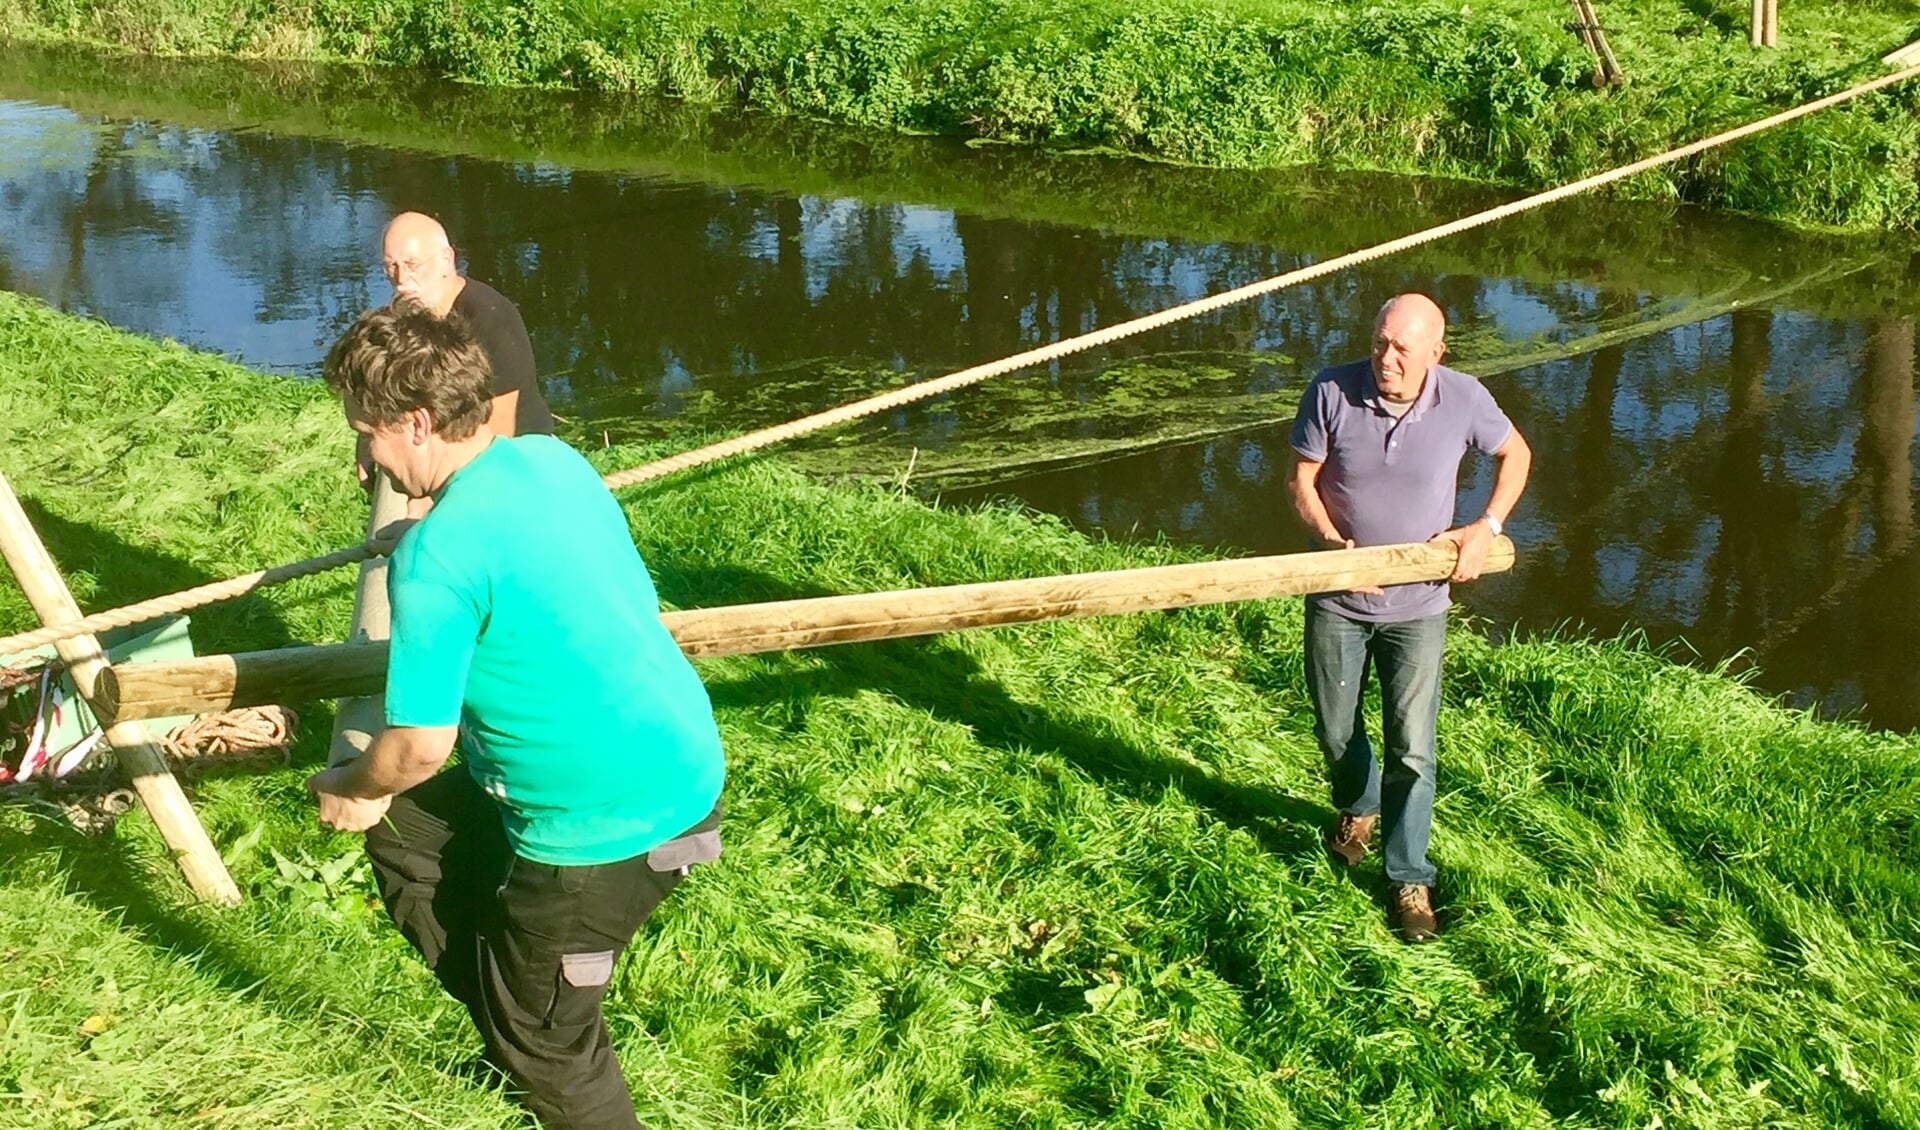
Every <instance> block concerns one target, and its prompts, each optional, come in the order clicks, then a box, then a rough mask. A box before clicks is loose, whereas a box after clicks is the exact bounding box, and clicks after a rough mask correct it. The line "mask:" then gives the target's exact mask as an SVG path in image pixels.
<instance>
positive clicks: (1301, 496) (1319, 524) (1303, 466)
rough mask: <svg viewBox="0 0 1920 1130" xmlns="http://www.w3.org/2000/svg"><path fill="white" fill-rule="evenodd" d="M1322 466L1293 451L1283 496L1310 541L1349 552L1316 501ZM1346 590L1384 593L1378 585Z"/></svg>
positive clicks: (1324, 506) (1346, 541)
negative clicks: (1311, 539)
mask: <svg viewBox="0 0 1920 1130" xmlns="http://www.w3.org/2000/svg"><path fill="white" fill-rule="evenodd" d="M1325 466H1326V464H1325V463H1322V462H1317V461H1315V460H1312V459H1308V458H1305V457H1304V456H1302V455H1301V454H1300V453H1299V452H1295V453H1294V456H1293V472H1292V474H1290V475H1288V476H1287V497H1288V498H1289V499H1290V500H1292V502H1293V512H1294V513H1295V514H1298V515H1299V516H1300V521H1302V522H1304V523H1305V524H1306V527H1307V528H1308V529H1309V530H1312V531H1313V536H1314V540H1316V541H1318V542H1319V543H1320V544H1321V545H1323V546H1326V547H1327V548H1328V549H1352V548H1353V539H1352V538H1350V537H1348V536H1347V535H1346V534H1345V533H1343V532H1341V530H1340V527H1338V526H1336V525H1334V524H1333V516H1332V515H1330V514H1328V513H1327V504H1326V503H1325V502H1324V501H1322V500H1321V498H1320V471H1321V470H1322V469H1323V468H1324V467H1325ZM1350 591H1353V592H1362V593H1367V594H1369V595H1372V596H1379V595H1380V594H1381V593H1382V592H1384V591H1386V590H1384V589H1382V588H1381V587H1380V586H1378V585H1360V586H1358V587H1356V588H1354V589H1352V590H1350Z"/></svg>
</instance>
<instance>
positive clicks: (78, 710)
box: [0, 615, 193, 754]
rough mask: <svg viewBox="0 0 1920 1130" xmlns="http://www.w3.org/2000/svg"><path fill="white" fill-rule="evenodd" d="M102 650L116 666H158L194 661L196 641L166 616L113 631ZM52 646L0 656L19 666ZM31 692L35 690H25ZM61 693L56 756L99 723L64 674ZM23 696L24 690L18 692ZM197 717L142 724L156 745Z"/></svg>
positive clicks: (52, 745) (52, 733)
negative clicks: (170, 661) (181, 725)
mask: <svg viewBox="0 0 1920 1130" xmlns="http://www.w3.org/2000/svg"><path fill="white" fill-rule="evenodd" d="M99 638H100V646H101V647H102V648H103V649H105V651H106V653H107V659H108V661H109V662H112V663H158V662H161V661H163V660H171V659H191V658H193V640H192V639H191V638H189V637H188V635H187V618H186V617H185V616H178V615H176V616H166V617H162V618H161V619H158V620H150V621H148V622H147V623H144V624H136V625H134V626H133V627H130V628H109V629H108V630H106V631H104V632H101V633H100V636H99ZM53 654H54V648H53V645H52V644H50V643H49V644H42V645H40V646H39V647H35V648H29V649H27V650H26V651H21V652H15V653H14V654H12V655H6V656H0V664H8V663H15V662H18V661H19V660H22V659H26V658H28V657H29V656H52V655H53ZM24 689H25V690H28V691H30V690H31V687H30V686H29V687H28V688H24ZM60 689H61V691H62V692H63V698H62V702H61V705H60V718H59V720H58V721H57V722H55V723H54V724H53V725H52V726H51V727H50V729H49V732H48V734H47V736H46V744H47V748H48V749H50V750H52V751H53V752H54V753H56V754H57V753H59V752H60V751H61V750H64V749H66V748H68V747H69V746H71V745H73V743H75V742H77V741H79V740H80V739H81V738H84V737H86V736H87V735H88V734H90V733H92V732H93V730H94V727H96V726H98V725H99V724H100V723H99V721H98V720H97V719H96V718H94V716H93V710H92V709H91V708H89V707H88V706H87V704H86V703H85V702H84V701H83V700H82V699H81V698H80V694H79V692H78V691H76V690H75V689H74V686H73V680H72V679H71V678H69V677H68V676H67V675H65V674H64V673H63V674H62V675H61V676H60ZM15 693H16V694H19V693H21V691H20V690H16V691H15ZM192 719H193V715H191V714H180V715H176V716H174V717H172V718H149V719H147V720H145V721H143V722H141V723H140V725H142V726H144V727H146V730H147V733H148V735H149V736H151V737H152V738H153V739H154V740H155V741H158V740H160V739H161V738H164V737H166V736H167V735H168V734H170V733H172V732H173V730H174V729H175V728H176V727H178V726H179V725H180V724H181V723H182V722H189V721H192Z"/></svg>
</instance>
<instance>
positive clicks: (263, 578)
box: [0, 65, 1920, 654]
mask: <svg viewBox="0 0 1920 1130" xmlns="http://www.w3.org/2000/svg"><path fill="white" fill-rule="evenodd" d="M1916 76H1920V65H1914V66H1909V67H1906V68H1905V69H1903V70H1900V71H1896V72H1894V73H1892V74H1888V75H1883V76H1881V77H1879V78H1875V79H1870V80H1868V81H1866V82H1862V83H1859V84H1856V85H1854V86H1851V87H1848V88H1847V89H1845V90H1842V91H1840V92H1838V93H1835V94H1830V95H1827V96H1826V97H1824V98H1817V99H1814V100H1813V101H1811V102H1806V103H1803V104H1801V105H1799V106H1795V107H1793V108H1792V109H1790V110H1783V111H1781V112H1780V113H1777V114H1773V115H1770V116H1768V117H1765V118H1761V119H1759V120H1758V121H1754V122H1749V123H1748V124H1746V125H1743V126H1739V127H1736V128H1734V129H1730V130H1727V131H1725V132H1723V133H1717V134H1714V135H1713V136H1712V137H1708V138H1704V139H1702V140H1700V141H1695V142H1692V143H1690V144H1688V145H1683V146H1680V147H1679V148H1676V149H1670V150H1668V151H1666V152H1664V153H1660V154H1657V155H1655V156H1652V157H1647V158H1644V159H1642V160H1639V161H1635V162H1633V163H1632V164H1629V165H1622V166H1620V167H1619V168H1616V169H1609V170H1607V171H1606V172H1603V173H1596V174H1594V175H1593V176H1590V177H1584V178H1582V179H1580V180H1576V181H1572V182H1569V183H1567V184H1564V185H1561V186H1559V187H1557V188H1551V189H1548V190H1546V191H1544V192H1539V193H1535V194H1534V195H1532V196H1527V197H1523V198H1522V199H1519V200H1515V201H1512V202H1510V203H1507V204H1502V205H1500V206H1498V207H1495V208H1489V209H1486V210H1485V211H1482V212H1476V213H1474V214H1473V215H1470V216H1466V217H1463V218H1461V219H1458V220H1453V221H1451V222H1449V223H1445V224H1440V225H1438V226H1436V227H1431V228H1427V229H1425V230H1424V231H1419V232H1415V233H1413V234H1411V235H1405V236H1401V237H1400V238H1398V239H1392V240H1388V241H1387V242H1385V243H1380V244H1376V245H1374V246H1372V247H1368V248H1364V249H1362V250H1359V251H1353V252H1349V253H1348V254H1345V255H1341V256H1338V257H1336V258H1332V259H1328V260H1325V261H1323V262H1320V263H1316V264H1314V265H1312V266H1309V267H1303V268H1301V269H1299V270H1295V271H1288V272H1287V273H1285V274H1281V275H1275V276H1273V277H1271V278H1268V279H1263V280H1261V281H1259V282H1255V283H1249V284H1248V285H1246V286H1242V287H1236V288H1235V289H1233V290H1227V291H1222V292H1221V293H1219V294H1214V295H1209V296H1208V297H1206V298H1201V299H1196V300H1195V301H1193V302H1188V303H1184V304H1182V305H1180V306H1174V307H1170V308H1169V309H1166V310H1162V311H1160V312H1158V313H1155V314H1149V315H1146V316H1145V317H1141V318H1135V319H1133V320H1131V321H1127V322H1121V323H1119V324H1117V325H1113V326H1108V327H1107V328H1105V329H1100V330H1095V331H1093V332H1091V333H1085V334H1081V335H1079V336H1076V337H1070V338H1064V339H1062V340H1060V341H1056V342H1053V343H1052V344H1050V345H1045V346H1041V347H1039V348H1036V349H1029V350H1026V351H1025V352H1022V353H1016V354H1013V355H1012V356H1009V357H1003V358H1001V359H1000V360H997V361H990V362H987V363H985V364H982V365H975V366H973V367H971V368H967V369H962V370H960V371H959V372H956V373H950V374H948V375H947V376H944V377H938V378H935V379H933V380H929V381H922V382H919V383H917V384H912V385H907V386H905V387H903V388H899V389H895V390H893V391H891V392H886V393H882V394H880V395H878V396H872V397H868V398H867V399H865V400H858V401H854V402H852V403H850V404H844V405H841V406H840V407H838V408H832V409H829V410H827V411H825V412H819V413H815V414H814V415H811V416H805V417H802V418H800V419H797V420H792V421H789V422H787V423H784V424H778V425H775V426H773V427H770V428H763V429H761V430H759V431H755V432H749V433H747V434H745V435H741V436H736V437H734V438H733V439H729V440H723V441H721V442H719V443H713V444H709V445H707V446H705V447H699V448H695V449H693V450H691V451H685V452H682V453H680V454H678V455H673V456H669V457H667V458H665V459H657V460H654V461H653V462H650V463H646V464H643V465H641V466H638V467H634V468H631V469H629V470H625V471H617V472H614V473H612V474H609V475H606V476H604V478H603V480H602V481H603V482H605V483H606V484H607V487H608V489H610V490H619V489H620V488H622V487H628V486H633V485H635V484H638V483H643V482H647V481H650V480H652V479H657V478H661V477H663V476H666V475H670V474H674V473H676V472H679V471H686V470H691V469H693V468H695V467H699V466H703V465H705V464H708V463H714V462H717V461H719V460H722V459H729V458H732V457H734V456H736V455H745V454H747V453H749V452H753V451H758V450H760V449H761V448H764V447H771V446H773V445H774V444H777V443H784V442H786V441H788V440H792V439H798V438H799V437H801V436H805V435H810V434H812V433H814V432H818V431H824V430H826V429H828V428H833V427H838V426H839V425H841V424H846V423H851V422H852V421H854V420H859V419H863V418H865V417H867V416H871V415H874V414H876V413H880V412H886V411H889V410H891V409H894V408H899V407H903V406H905V405H908V404H912V403H915V402H916V401H921V400H926V399H929V398H931V397H935V396H940V395H943V394H945V393H949V392H953V391H956V390H958V389H962V388H966V387H968V386H970V385H975V384H979V383H980V382H982V381H985V380H988V379H990V378H993V377H997V376H1002V375H1005V374H1007V373H1011V372H1015V371H1017V370H1020V369H1026V368H1031V367H1033V366H1035V365H1042V364H1045V363H1047V362H1049V361H1055V360H1058V359H1060V358H1062V357H1068V356H1071V355H1073V354H1075V353H1081V352H1085V351H1086V350H1089V349H1096V348H1098V347H1100V346H1103V345H1108V344H1111V343H1113V342H1117V341H1122V340H1124V339H1126V338H1129V337H1133V336H1135V335H1137V334H1142V333H1146V332H1147V331H1149V330H1155V329H1159V328H1161V327H1163V326H1169V325H1173V324H1174V323H1176V322H1181V321H1185V320H1187V319H1189V318H1197V317H1199V316H1201V315H1202V314H1207V313H1211V312H1212V311H1215V310H1218V309H1221V308H1223V307H1226V306H1232V305H1235V304H1238V303H1241V302H1246V301H1248V300H1249V299H1253V298H1258V297H1260V296H1261V295H1265V294H1270V293H1272V292H1274V291H1277V290H1282V289H1284V288H1286V287H1291V286H1298V285H1300V284H1301V283H1306V282H1311V281H1313V280H1315V279H1319V278H1323V277H1325V276H1327V275H1330V274H1334V273H1335V272H1338V271H1343V270H1345V269H1347V268H1349V267H1355V266H1359V265H1361V264H1363V263H1370V262H1372V261H1373V260H1375V259H1381V258H1384V257H1386V256H1388V255H1393V254H1397V253H1398V252H1401V251H1407V250H1411V249H1413V248H1416V247H1420V246H1423V245H1425V244H1428V243H1432V242H1434V241H1436V240H1440V239H1445V238H1447V237H1448V236H1451V235H1458V234H1459V233H1461V232H1465V231H1471V230H1473V229H1474V228H1479V227H1484V226H1486V225H1488V224H1491V223H1495V222H1496V221H1499V220H1503V219H1506V218H1507V217H1509V216H1514V215H1518V214H1520V213H1522V212H1529V211H1532V210H1534V209H1536V208H1543V207H1545V206H1547V205H1548V204H1553V203H1557V202H1559V201H1561V200H1566V199H1568V198H1570V197H1573V196H1578V195H1579V194H1581V193H1583V192H1588V191H1591V190H1593V189H1596V188H1600V187H1603V186H1605V185H1609V184H1613V183H1615V182H1617V181H1622V180H1626V179H1627V178H1629V177H1633V176H1638V175H1639V174H1641V173H1644V172H1647V171H1649V170H1652V169H1657V168H1660V167H1661V166H1663V165H1670V164H1673V163H1675V162H1677V161H1683V160H1685V159H1687V158H1688V157H1692V156H1695V155H1697V154H1700V153H1704V152H1706V151H1707V150H1709V149H1715V148H1718V147H1720V146H1722V145H1727V144H1730V143H1732V142H1735V141H1738V140H1740V139H1741V138H1745V137H1750V136H1752V135H1754V134H1756V133H1761V132H1763V131H1765V130H1769V129H1773V128H1774V127H1776V126H1781V125H1785V124H1786V123H1788V122H1792V121H1796V120H1798V119H1800V118H1804V117H1807V116H1808V115H1810V114H1815V113H1818V112H1819V111H1821V110H1825V109H1827V108H1829V107H1832V106H1837V105H1840V104H1841V103H1843V102H1849V101H1852V100H1853V99H1856V98H1860V97H1862V96H1864V95H1867V94H1871V93H1874V92H1875V91H1879V90H1884V89H1885V88H1887V87H1890V86H1894V85H1896V84H1898V83H1902V82H1905V81H1907V80H1908V79H1911V78H1914V77H1916ZM370 555H371V551H370V550H369V549H368V548H367V547H366V546H364V545H356V546H349V547H346V548H344V549H338V550H335V551H334V552H332V553H328V554H324V555H322V556H320V557H313V558H309V559H307V560H305V561H296V562H293V563H291V564H288V565H280V566H275V567H274V568H271V569H263V570H260V571H259V572H255V573H248V574H245V575H243V576H239V577H234V578H232V579H230V580H226V581H219V582H215V583H213V584H207V585H201V586H199V587H197V588H192V589H187V590H184V591H182V592H178V593H173V594H170V595H167V596H161V597H155V598H153V599H151V600H145V601H141V602H139V603H136V604H130V605H127V606H126V607H124V608H117V609H113V610H110V611H106V612H99V613H95V614H94V615H92V616H88V617H85V618H83V619H78V620H70V621H67V622H64V623H59V624H51V625H48V626H47V627H44V628H40V629H37V630H35V631H31V632H22V633H19V634H16V635H12V636H7V637H4V638H0V654H7V653H11V652H16V651H19V650H21V649H23V648H27V647H32V646H35V645H38V644H44V643H52V642H55V641H57V640H64V639H70V638H73V637H75V636H80V635H85V634H87V633H90V632H96V631H100V630H102V629H105V628H115V627H125V626H128V625H131V624H137V623H141V622H143V621H146V620H151V619H154V618H155V617H158V616H165V615H169V614H172V613H178V612H187V611H190V610H192V609H195V608H200V607H204V606H206V605H209V604H214V603H217V602H219V601H223V600H231V599H233V598H234V597H237V596H242V595H244V594H246V593H249V592H254V591H256V590H258V589H261V588H265V587H267V586H268V585H274V584H279V583H281V582H283V581H290V580H293V579H295V578H297V577H305V576H311V575H313V574H316V573H321V572H325V571H327V570H329V569H333V568H337V567H339V566H341V565H351V564H353V563H355V562H357V561H361V560H364V559H366V558H367V557H368V556H370Z"/></svg>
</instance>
